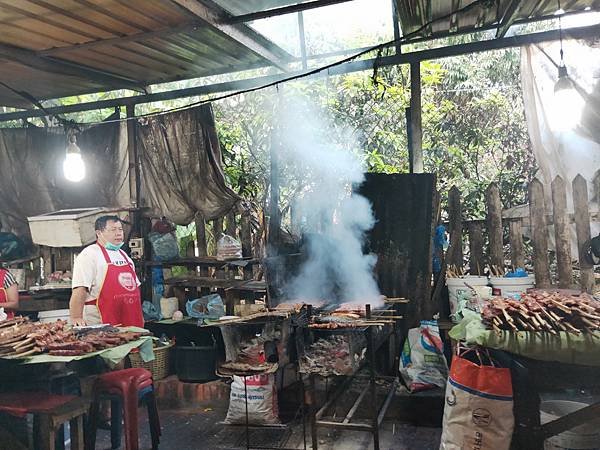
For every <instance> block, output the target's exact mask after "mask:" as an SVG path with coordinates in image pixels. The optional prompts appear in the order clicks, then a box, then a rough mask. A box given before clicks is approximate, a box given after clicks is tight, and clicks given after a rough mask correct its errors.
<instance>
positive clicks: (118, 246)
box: [98, 236, 125, 251]
mask: <svg viewBox="0 0 600 450" xmlns="http://www.w3.org/2000/svg"><path fill="white" fill-rule="evenodd" d="M100 237H101V238H102V241H104V242H100V239H98V241H99V243H100V244H102V245H104V248H106V249H107V250H113V251H117V250H120V249H121V247H123V244H124V243H125V242H121V243H120V244H113V243H112V242H109V241H107V240H106V238H105V237H104V236H99V238H100Z"/></svg>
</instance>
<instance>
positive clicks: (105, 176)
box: [0, 122, 129, 237]
mask: <svg viewBox="0 0 600 450" xmlns="http://www.w3.org/2000/svg"><path fill="white" fill-rule="evenodd" d="M121 127H122V125H121V124H120V123H119V122H114V123H104V124H100V125H96V126H93V127H88V128H84V129H82V131H81V132H80V133H79V134H78V135H77V145H78V146H79V148H80V149H81V152H82V157H83V159H84V162H85V165H86V177H85V178H84V179H83V180H82V181H81V182H79V183H71V182H69V181H67V180H66V179H65V177H64V175H63V169H62V164H63V161H64V159H65V150H66V147H67V138H66V135H65V133H64V130H63V128H62V127H60V128H58V127H57V128H37V127H28V128H4V129H0V192H1V195H0V220H1V221H2V224H3V227H4V229H5V230H10V231H13V232H15V234H17V235H19V236H22V237H27V236H29V225H28V223H27V217H29V216H35V215H39V214H44V213H48V212H52V211H56V210H59V209H66V208H82V207H95V206H118V205H127V204H129V184H128V182H127V159H126V155H127V141H126V133H120V128H121ZM123 136H124V138H123Z"/></svg>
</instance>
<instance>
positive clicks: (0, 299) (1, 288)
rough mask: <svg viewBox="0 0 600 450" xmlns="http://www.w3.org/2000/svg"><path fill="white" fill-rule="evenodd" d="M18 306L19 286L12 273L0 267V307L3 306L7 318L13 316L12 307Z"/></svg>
mask: <svg viewBox="0 0 600 450" xmlns="http://www.w3.org/2000/svg"><path fill="white" fill-rule="evenodd" d="M18 307H19V288H18V287H17V281H16V280H15V277H13V276H12V274H11V273H10V272H9V271H8V270H6V269H2V268H0V308H4V312H5V313H6V315H7V319H12V318H13V317H15V313H14V311H12V310H14V309H17V308H18Z"/></svg>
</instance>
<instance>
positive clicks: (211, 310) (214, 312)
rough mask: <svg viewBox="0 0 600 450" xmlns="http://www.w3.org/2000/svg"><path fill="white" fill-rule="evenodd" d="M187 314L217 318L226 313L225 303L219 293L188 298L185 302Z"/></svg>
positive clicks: (202, 317) (201, 317)
mask: <svg viewBox="0 0 600 450" xmlns="http://www.w3.org/2000/svg"><path fill="white" fill-rule="evenodd" d="M185 310H186V312H187V315H188V316H190V317H193V318H195V319H210V320H217V319H218V318H219V317H222V316H224V315H225V305H223V299H222V298H221V296H220V295H219V294H210V295H205V296H204V297H200V298H196V299H194V300H188V301H187V303H186V304H185Z"/></svg>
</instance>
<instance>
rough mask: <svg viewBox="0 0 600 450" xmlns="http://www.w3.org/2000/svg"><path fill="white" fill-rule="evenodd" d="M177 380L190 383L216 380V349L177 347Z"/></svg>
mask: <svg viewBox="0 0 600 450" xmlns="http://www.w3.org/2000/svg"><path fill="white" fill-rule="evenodd" d="M175 363H176V364H175V366H176V371H177V378H179V380H180V381H184V382H188V383H205V382H207V381H211V380H216V379H217V378H218V377H217V374H216V372H217V348H216V347H177V357H176V360H175Z"/></svg>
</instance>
